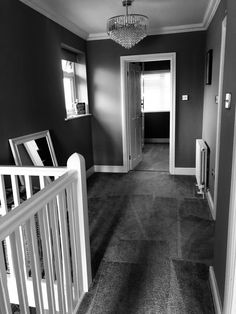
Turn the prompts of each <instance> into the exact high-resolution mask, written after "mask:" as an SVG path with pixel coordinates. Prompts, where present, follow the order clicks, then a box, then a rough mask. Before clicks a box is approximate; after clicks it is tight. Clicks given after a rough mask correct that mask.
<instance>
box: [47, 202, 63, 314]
mask: <svg viewBox="0 0 236 314" xmlns="http://www.w3.org/2000/svg"><path fill="white" fill-rule="evenodd" d="M49 215H50V221H51V227H52V237H53V252H54V263H55V269H56V279H57V292H58V303H59V312H60V313H66V301H65V294H64V282H63V269H62V255H61V245H60V232H59V226H58V211H57V201H56V199H53V200H52V201H51V202H50V203H49Z"/></svg>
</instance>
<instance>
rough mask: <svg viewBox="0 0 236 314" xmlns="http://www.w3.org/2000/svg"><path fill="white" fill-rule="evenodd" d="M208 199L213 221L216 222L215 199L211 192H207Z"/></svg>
mask: <svg viewBox="0 0 236 314" xmlns="http://www.w3.org/2000/svg"><path fill="white" fill-rule="evenodd" d="M206 198H207V202H208V205H209V208H210V211H211V216H212V218H213V220H216V215H215V210H214V203H213V199H212V196H211V192H210V191H207V192H206Z"/></svg>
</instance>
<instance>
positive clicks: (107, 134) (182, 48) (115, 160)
mask: <svg viewBox="0 0 236 314" xmlns="http://www.w3.org/2000/svg"><path fill="white" fill-rule="evenodd" d="M164 52H176V53H177V86H176V88H177V95H176V101H177V104H176V166H178V167H194V166H195V140H196V138H198V137H201V134H202V108H203V88H204V87H203V86H204V85H203V80H204V58H205V32H193V33H183V34H171V35H159V36H148V37H147V38H145V39H144V40H143V41H142V42H140V43H139V44H138V45H137V46H135V47H134V48H132V49H130V50H125V49H124V48H122V47H121V46H119V45H118V44H116V43H114V42H112V41H111V40H100V41H90V42H88V43H87V57H88V74H89V101H90V105H91V108H92V113H93V140H94V142H93V143H94V145H93V149H94V163H95V164H97V165H122V163H123V160H122V126H121V95H120V94H121V92H120V56H124V55H132V54H133V55H135V54H149V53H164ZM182 94H189V96H190V100H189V101H181V95H182Z"/></svg>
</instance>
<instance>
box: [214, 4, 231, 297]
mask: <svg viewBox="0 0 236 314" xmlns="http://www.w3.org/2000/svg"><path fill="white" fill-rule="evenodd" d="M227 12H228V13H227V16H228V17H227V19H228V20H227V35H226V55H225V69H224V84H223V85H224V86H223V95H225V93H226V92H231V93H232V96H233V98H232V108H231V109H230V110H226V109H224V107H223V111H222V119H221V139H220V140H221V141H220V167H219V185H218V199H217V214H216V227H215V250H214V270H215V275H216V280H217V283H218V287H219V292H220V296H221V299H222V303H223V300H224V285H225V269H226V250H227V236H228V216H229V201H230V186H231V170H232V169H231V168H232V150H233V134H234V120H235V103H236V85H235V81H236V75H235V69H236V58H235V55H236V45H235V43H236V1H235V0H227Z"/></svg>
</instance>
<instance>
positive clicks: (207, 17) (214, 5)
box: [203, 0, 221, 29]
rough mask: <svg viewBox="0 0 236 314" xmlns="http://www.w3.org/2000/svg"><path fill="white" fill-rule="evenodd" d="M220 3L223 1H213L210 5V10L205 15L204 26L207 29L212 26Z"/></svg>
mask: <svg viewBox="0 0 236 314" xmlns="http://www.w3.org/2000/svg"><path fill="white" fill-rule="evenodd" d="M220 1H221V0H216V1H215V0H211V1H210V3H209V5H208V8H207V10H206V13H205V16H204V18H203V24H204V26H205V28H206V29H208V26H209V25H210V23H211V21H212V19H213V17H214V15H215V13H216V10H217V8H218V6H219V4H220Z"/></svg>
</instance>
